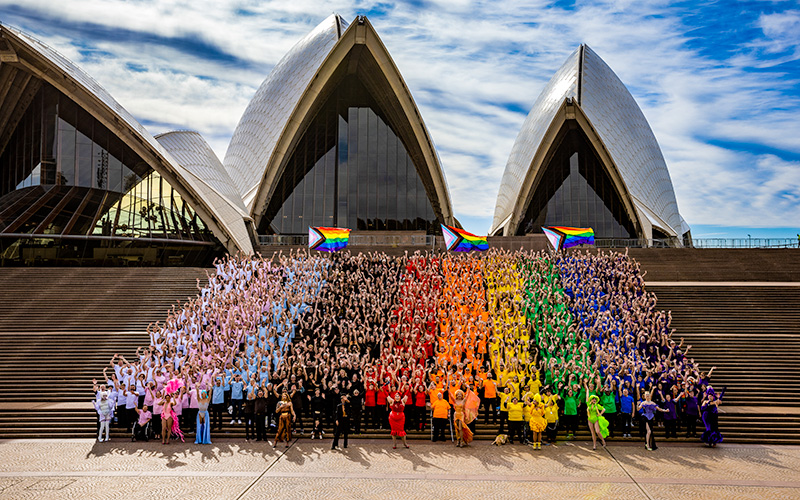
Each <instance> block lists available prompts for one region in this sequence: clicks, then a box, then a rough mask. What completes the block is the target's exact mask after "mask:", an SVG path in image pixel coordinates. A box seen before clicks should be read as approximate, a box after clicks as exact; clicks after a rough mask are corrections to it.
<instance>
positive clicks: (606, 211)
mask: <svg viewBox="0 0 800 500" xmlns="http://www.w3.org/2000/svg"><path fill="white" fill-rule="evenodd" d="M567 126H569V124H568V125H565V127H567ZM542 226H571V227H591V228H592V229H594V232H595V237H597V238H635V237H636V231H635V229H634V225H633V223H632V222H631V220H630V219H629V217H628V215H627V214H626V212H625V208H624V206H623V204H622V202H621V199H620V196H619V194H618V193H617V192H616V189H615V187H614V185H613V183H612V181H611V179H610V178H609V176H608V174H607V173H606V170H605V167H604V166H603V164H602V162H601V161H600V159H599V158H598V157H597V154H596V153H595V152H594V150H593V148H592V146H591V144H590V143H589V140H588V138H587V137H586V136H585V135H584V133H583V132H582V131H580V130H579V129H572V130H568V131H565V132H562V140H561V143H560V144H559V146H558V147H557V149H556V151H555V153H554V154H553V156H552V158H551V159H550V161H549V163H548V164H547V166H546V167H545V168H544V174H543V176H542V178H541V180H540V181H539V185H538V186H537V188H536V191H535V192H534V194H533V196H532V197H531V200H530V203H529V204H528V207H527V209H526V210H525V216H524V217H523V219H522V222H521V223H520V225H519V229H518V231H517V234H518V235H524V234H529V233H538V232H541V230H542Z"/></svg>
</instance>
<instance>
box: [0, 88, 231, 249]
mask: <svg viewBox="0 0 800 500" xmlns="http://www.w3.org/2000/svg"><path fill="white" fill-rule="evenodd" d="M14 235H17V236H16V238H22V239H20V240H19V241H16V240H15V236H14ZM19 235H30V236H29V237H22V236H19ZM38 235H41V236H42V238H44V239H47V238H49V240H48V241H50V243H49V245H50V246H51V247H53V246H54V245H55V246H59V245H62V244H63V245H64V248H78V247H77V246H75V245H74V244H72V243H63V242H62V243H53V242H54V241H55V239H57V238H59V237H62V238H63V237H75V236H88V237H90V238H91V237H110V238H112V240H113V238H119V239H120V242H122V241H124V243H120V242H117V243H115V242H113V241H111V240H105V243H104V245H105V247H107V248H111V247H115V246H118V245H120V244H123V245H125V246H130V241H131V239H137V240H142V241H146V240H156V239H157V240H165V241H166V240H176V241H185V242H187V244H189V243H202V244H204V245H205V244H209V245H211V247H212V248H218V245H219V244H218V242H217V241H216V239H215V238H214V237H213V235H212V233H211V232H210V231H209V230H208V228H207V227H206V226H205V224H204V223H203V222H202V221H201V220H200V218H199V217H198V216H197V214H196V213H195V212H194V210H193V209H192V208H191V206H190V205H189V204H188V203H186V201H185V200H183V198H182V197H181V196H180V194H179V193H178V192H177V191H176V190H175V189H173V187H172V186H171V185H170V184H169V183H168V182H167V181H166V180H165V179H163V178H162V177H161V176H160V175H159V174H158V173H157V172H156V171H154V170H153V169H152V168H151V167H150V165H148V164H147V163H146V162H144V161H143V160H142V159H141V158H140V157H139V155H138V154H136V153H135V152H134V151H133V150H132V149H131V148H130V147H128V146H127V145H126V144H125V143H124V142H123V141H122V140H120V139H119V138H118V137H116V136H115V135H114V134H113V133H111V132H110V131H109V130H108V129H107V128H106V127H105V126H104V125H103V124H102V123H100V122H99V121H97V120H96V119H95V118H94V117H92V116H91V115H90V114H89V113H88V112H86V111H85V110H83V109H82V108H81V107H80V106H78V105H76V104H75V103H74V102H73V101H72V100H71V99H69V98H68V97H67V96H65V95H63V94H62V93H60V92H59V91H58V90H57V89H55V88H54V87H52V86H50V85H48V84H43V85H42V87H41V89H40V90H39V92H38V93H37V94H36V96H35V97H34V99H33V100H32V101H31V103H30V105H29V106H28V107H27V109H26V110H25V112H24V114H23V116H22V118H21V119H20V121H19V124H18V125H17V127H16V129H15V130H14V133H13V134H12V136H11V138H10V140H9V142H8V144H7V146H6V147H5V149H4V150H3V151H2V152H0V238H2V242H0V243H2V245H1V246H2V248H3V249H4V250H3V252H4V254H3V255H0V258H4V259H5V258H8V257H7V255H16V256H17V257H18V258H23V254H24V253H25V252H22V251H21V249H22V248H29V247H30V245H29V243H30V242H31V241H36V240H34V239H31V238H38ZM42 241H44V240H42ZM70 241H74V240H70ZM36 245H37V244H33V246H32V247H31V248H37V246H36ZM167 246H169V245H167ZM176 248H177V247H176ZM94 250H95V249H94V248H93V247H90V246H89V247H85V251H84V252H83V253H81V255H82V258H86V256H87V255H88V256H90V258H91V257H92V256H93V255H94V254H95V253H96V252H94ZM183 250H185V249H181V250H178V251H180V252H183ZM163 251H164V252H166V251H167V249H166V248H165V249H163ZM214 251H215V252H216V250H214ZM204 252H206V253H208V251H204ZM190 253H191V252H190ZM186 255H188V253H186ZM181 262H185V261H181ZM195 262H196V261H195Z"/></svg>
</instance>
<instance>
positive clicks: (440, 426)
mask: <svg viewBox="0 0 800 500" xmlns="http://www.w3.org/2000/svg"><path fill="white" fill-rule="evenodd" d="M431 412H432V413H433V439H432V441H434V442H436V441H444V440H445V438H444V429H445V427H447V417H448V415H449V413H450V403H448V402H447V401H445V400H444V398H443V397H442V392H437V393H436V400H434V401H433V402H432V403H431Z"/></svg>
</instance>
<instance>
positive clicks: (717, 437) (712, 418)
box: [700, 386, 724, 448]
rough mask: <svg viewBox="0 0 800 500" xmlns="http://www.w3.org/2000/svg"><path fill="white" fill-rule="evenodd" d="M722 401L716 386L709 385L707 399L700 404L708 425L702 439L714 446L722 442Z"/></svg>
mask: <svg viewBox="0 0 800 500" xmlns="http://www.w3.org/2000/svg"><path fill="white" fill-rule="evenodd" d="M723 392H724V391H723ZM720 402H721V398H718V397H717V394H716V393H715V392H714V388H713V387H711V386H709V387H708V388H707V389H706V396H705V399H703V403H702V404H701V405H700V409H701V411H702V412H703V424H705V426H706V431H705V432H704V433H703V435H702V436H700V440H701V441H703V442H704V443H706V444H707V445H709V446H710V447H712V448H714V447H716V446H717V444H718V443H721V442H722V434H720V433H719V404H720Z"/></svg>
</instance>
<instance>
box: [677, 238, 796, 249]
mask: <svg viewBox="0 0 800 500" xmlns="http://www.w3.org/2000/svg"><path fill="white" fill-rule="evenodd" d="M692 246H693V247H695V248H792V247H795V248H797V247H798V246H800V240H798V239H797V238H696V239H693V240H692Z"/></svg>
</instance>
